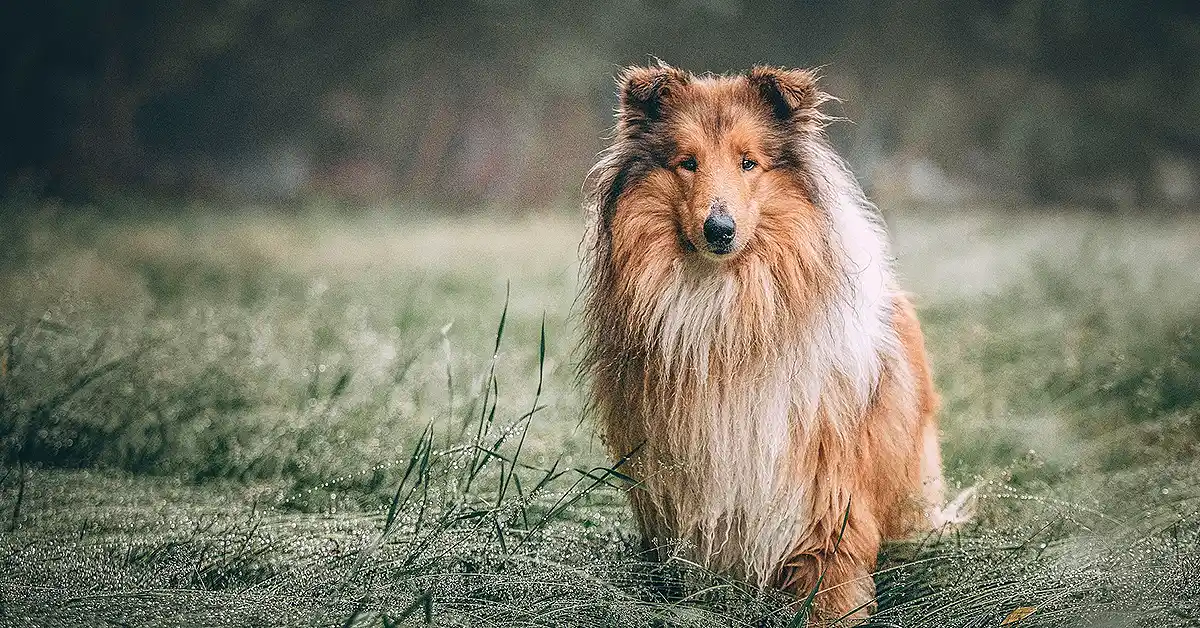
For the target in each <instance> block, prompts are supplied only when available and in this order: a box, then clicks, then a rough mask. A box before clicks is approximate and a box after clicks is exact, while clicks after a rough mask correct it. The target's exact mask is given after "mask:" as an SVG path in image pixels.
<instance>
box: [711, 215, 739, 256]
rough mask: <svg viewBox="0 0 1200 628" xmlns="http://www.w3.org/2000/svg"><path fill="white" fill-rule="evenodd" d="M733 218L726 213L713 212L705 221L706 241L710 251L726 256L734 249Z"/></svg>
mask: <svg viewBox="0 0 1200 628" xmlns="http://www.w3.org/2000/svg"><path fill="white" fill-rule="evenodd" d="M733 231H734V222H733V216H730V215H729V214H727V213H725V212H713V213H711V214H709V215H708V220H705V221H704V239H705V240H707V241H708V250H710V251H712V252H713V253H717V254H725V253H728V252H729V251H730V250H732V249H733Z"/></svg>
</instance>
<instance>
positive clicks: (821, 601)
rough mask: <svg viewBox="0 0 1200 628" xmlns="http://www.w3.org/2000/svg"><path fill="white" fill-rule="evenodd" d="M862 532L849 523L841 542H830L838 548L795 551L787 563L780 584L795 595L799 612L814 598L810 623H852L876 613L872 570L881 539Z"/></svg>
mask: <svg viewBox="0 0 1200 628" xmlns="http://www.w3.org/2000/svg"><path fill="white" fill-rule="evenodd" d="M863 532H864V531H862V530H854V529H851V528H850V527H849V526H848V527H847V529H846V530H845V533H844V534H843V535H842V536H841V539H840V541H837V540H834V541H832V542H831V543H830V544H829V546H830V547H832V548H835V549H831V550H830V551H815V552H814V551H808V552H805V553H801V554H796V555H794V556H793V557H792V558H791V559H789V560H788V561H787V562H786V563H784V566H783V569H782V570H781V573H780V579H779V587H780V588H782V589H783V590H785V591H787V592H789V593H791V594H793V595H795V596H796V610H797V611H800V610H804V609H805V605H806V604H805V603H806V602H807V601H808V599H809V598H810V596H811V597H812V605H811V607H810V608H808V609H807V610H808V611H809V625H810V626H853V625H856V624H858V623H859V622H861V621H862V620H864V619H866V618H867V617H869V616H870V615H871V613H873V612H875V580H874V579H873V578H872V577H871V572H872V570H873V569H874V566H875V561H876V557H877V555H878V554H879V545H880V540H879V537H878V535H873V534H864V533H863ZM814 591H816V593H815V595H814V594H813V592H814Z"/></svg>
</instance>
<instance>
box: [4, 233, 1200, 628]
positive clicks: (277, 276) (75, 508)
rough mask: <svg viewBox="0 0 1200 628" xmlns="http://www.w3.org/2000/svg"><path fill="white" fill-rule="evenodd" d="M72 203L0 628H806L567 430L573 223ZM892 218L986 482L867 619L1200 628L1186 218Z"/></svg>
mask: <svg viewBox="0 0 1200 628" xmlns="http://www.w3.org/2000/svg"><path fill="white" fill-rule="evenodd" d="M43 218H45V217H44V216H43ZM51 218H54V217H53V216H51ZM61 218H62V219H61V220H54V219H41V220H24V221H22V220H17V221H15V222H14V223H13V225H14V230H10V231H8V232H6V233H5V234H4V236H3V239H4V242H5V243H10V244H12V246H13V248H10V249H8V251H9V252H8V253H5V254H0V303H4V304H5V307H4V308H2V309H0V336H2V337H3V339H4V346H3V347H0V352H2V353H0V442H2V443H3V451H2V454H3V456H4V458H3V466H4V468H3V469H0V522H2V523H3V525H4V529H5V530H8V529H9V528H10V527H11V528H12V529H11V530H10V531H7V532H5V533H3V535H2V536H0V574H2V575H0V599H2V600H3V605H2V606H0V618H3V620H4V621H3V622H0V623H16V624H26V625H95V624H99V625H139V626H140V625H192V624H204V625H230V626H234V625H238V626H240V625H248V624H254V625H257V624H264V623H266V624H271V625H297V626H312V625H319V626H392V625H406V626H415V625H438V626H457V625H462V626H477V625H494V626H646V625H655V626H714V625H716V626H786V625H789V624H790V623H794V622H795V621H797V610H800V609H801V608H802V606H803V600H792V599H788V598H786V597H785V596H783V595H781V594H778V593H775V592H771V591H757V590H754V589H753V588H751V587H747V586H746V585H744V584H742V583H739V582H736V581H731V580H728V579H725V578H722V577H721V576H719V575H716V574H711V573H706V572H705V571H703V570H701V569H699V568H697V567H696V566H694V565H690V564H688V563H686V562H684V561H679V560H671V561H667V562H666V563H663V564H649V563H643V562H640V561H639V560H637V559H636V557H635V555H636V549H637V540H636V531H635V527H634V526H633V524H632V522H631V518H630V516H629V514H628V512H627V506H626V504H625V497H624V492H626V491H628V490H636V488H632V487H631V484H632V483H631V481H629V479H628V478H627V477H625V476H624V474H623V473H622V472H621V466H622V463H621V462H620V461H617V462H616V463H612V462H611V461H609V460H607V457H606V455H605V453H604V450H603V447H601V446H600V444H599V443H598V442H596V439H595V438H594V437H593V435H592V432H591V427H590V425H589V424H588V423H587V422H584V423H582V424H581V423H580V420H579V417H580V413H581V408H582V402H581V399H580V397H579V388H578V386H577V384H576V382H575V381H574V373H573V368H572V358H571V355H572V349H573V345H574V332H573V328H572V326H571V323H570V321H569V319H568V314H569V312H568V308H569V306H570V304H571V302H572V299H573V296H574V292H575V289H576V286H575V278H576V276H577V275H576V267H575V261H574V260H575V255H576V245H577V242H578V233H579V232H580V227H579V225H578V224H577V223H576V222H574V221H571V220H567V219H562V218H555V217H538V218H536V219H531V222H526V223H519V224H518V223H513V222H512V221H504V222H503V223H501V222H500V221H493V220H488V219H487V218H486V217H482V218H475V219H471V220H469V221H467V222H465V223H461V224H450V223H438V222H427V223H423V224H422V225H413V224H406V225H403V228H402V229H401V228H400V225H398V224H395V223H392V222H389V221H388V220H386V219H380V218H378V217H376V218H371V219H337V220H334V219H333V218H327V217H323V216H320V215H312V216H307V217H304V218H299V219H295V218H288V219H282V218H280V217H277V216H273V215H271V214H269V213H264V212H258V213H255V212H246V213H242V214H226V215H225V216H224V217H221V218H208V217H204V216H202V215H199V214H188V213H183V214H181V215H179V216H175V217H163V216H152V215H151V216H141V217H137V218H136V219H134V218H120V217H117V218H115V219H110V220H108V221H100V220H98V219H96V218H94V217H89V216H88V215H87V214H86V213H83V214H68V215H64V216H61ZM892 222H893V225H892V226H893V232H894V233H895V234H896V239H897V252H898V255H899V258H900V265H901V269H902V271H903V272H904V274H905V275H906V281H905V283H906V285H907V286H909V287H910V288H911V289H913V291H914V292H915V293H916V295H917V303H918V305H919V307H920V312H921V315H922V318H923V321H924V324H925V328H926V333H927V338H928V342H929V347H930V351H931V355H932V357H933V362H934V368H935V373H936V376H937V379H938V386H939V389H940V391H941V393H942V396H943V400H944V411H943V413H942V426H943V442H944V451H945V455H946V463H947V468H948V469H949V472H950V476H951V480H952V481H957V482H958V483H959V484H961V485H963V486H967V485H974V484H978V485H979V486H980V495H981V497H980V505H979V514H978V517H977V518H976V520H975V521H974V522H973V523H971V524H970V525H968V526H966V527H964V528H962V529H958V530H952V531H943V532H941V533H938V534H931V535H928V536H926V537H923V538H918V539H913V540H911V541H909V542H904V543H895V544H891V545H889V546H887V547H886V548H885V551H884V554H883V556H882V557H881V562H880V566H879V571H878V573H877V574H875V579H876V584H877V589H878V594H879V599H878V604H879V612H878V613H877V614H876V616H875V617H874V618H873V619H872V620H871V624H872V625H878V626H897V625H898V626H997V625H1000V624H1001V622H1003V621H1004V620H1005V619H1006V618H1011V617H1016V616H1019V615H1020V613H1018V614H1017V615H1012V613H1013V612H1014V611H1015V610H1018V609H1025V610H1023V611H1022V612H1024V613H1027V612H1028V609H1034V610H1033V611H1032V614H1028V616H1026V617H1024V618H1023V619H1019V620H1014V621H1017V623H1016V624H1015V625H1018V626H1035V625H1036V626H1074V625H1097V626H1103V625H1114V626H1123V625H1128V626H1160V625H1180V626H1183V625H1194V624H1195V622H1197V621H1200V605H1198V602H1197V600H1198V598H1200V590H1198V588H1197V585H1196V584H1195V583H1196V582H1197V581H1198V579H1197V575H1198V574H1200V555H1198V554H1200V553H1198V552H1197V551H1196V549H1195V548H1196V547H1197V541H1200V538H1197V535H1198V534H1200V533H1198V530H1200V488H1197V485H1198V483H1197V478H1200V464H1198V463H1196V462H1195V460H1196V456H1195V454H1196V452H1197V446H1198V444H1200V430H1198V429H1197V426H1198V425H1200V417H1198V415H1197V413H1198V411H1200V405H1198V404H1200V401H1198V399H1200V377H1198V376H1197V375H1198V373H1200V360H1198V359H1197V356H1198V355H1200V353H1198V352H1197V349H1196V347H1197V341H1196V340H1195V337H1196V336H1195V335H1196V333H1197V327H1198V326H1200V318H1197V314H1196V313H1197V312H1200V278H1197V276H1196V275H1195V273H1194V272H1193V269H1194V268H1196V267H1200V246H1198V245H1197V243H1198V242H1200V227H1198V223H1197V222H1196V221H1195V220H1194V219H1187V218H1180V219H1177V220H1174V221H1172V222H1167V223H1143V222H1136V221H1133V220H1131V219H1124V218H1100V217H1095V216H1087V215H1073V214H1061V215H1027V216H1021V215H1017V216H1016V217H1015V218H1014V216H1013V215H1012V214H1007V213H998V212H988V211H983V210H980V211H974V212H970V213H963V214H955V215H939V216H934V215H928V216H907V217H905V216H900V217H895V218H894V219H893V221H892ZM56 225H58V226H56ZM801 617H802V615H801Z"/></svg>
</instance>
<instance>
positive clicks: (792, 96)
mask: <svg viewBox="0 0 1200 628" xmlns="http://www.w3.org/2000/svg"><path fill="white" fill-rule="evenodd" d="M746 78H747V80H749V81H750V86H751V87H752V88H754V89H756V90H757V91H758V93H759V95H760V96H762V98H763V100H764V101H765V102H766V104H767V106H769V107H770V108H771V113H772V114H773V115H774V116H775V118H776V119H777V120H779V121H780V122H788V123H792V124H794V125H796V126H797V127H798V128H801V129H816V128H820V127H821V126H823V125H824V123H825V122H827V121H828V120H829V116H827V115H825V114H824V113H822V112H821V109H820V108H821V105H822V104H824V103H826V102H829V101H830V100H833V99H834V98H833V97H832V96H830V95H829V94H826V93H825V92H822V91H821V90H819V89H817V75H816V74H814V73H813V72H811V71H809V70H787V69H782V68H773V67H769V66H763V65H760V66H755V67H754V69H752V70H750V73H749V74H748V75H747V77H746Z"/></svg>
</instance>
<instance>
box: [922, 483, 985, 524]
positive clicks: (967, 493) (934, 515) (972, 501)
mask: <svg viewBox="0 0 1200 628" xmlns="http://www.w3.org/2000/svg"><path fill="white" fill-rule="evenodd" d="M978 494H979V485H978V484H976V485H974V486H971V487H970V488H967V489H965V490H963V491H962V492H961V493H959V494H958V496H957V497H955V498H954V499H953V500H951V501H950V503H948V504H946V505H944V506H940V507H937V506H935V507H933V508H931V509H930V511H929V524H930V526H931V527H932V528H933V529H934V530H945V529H954V528H960V527H962V526H964V525H966V524H967V523H969V522H970V521H971V520H972V519H974V518H975V507H976V504H977V502H978V499H977V498H978Z"/></svg>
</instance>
